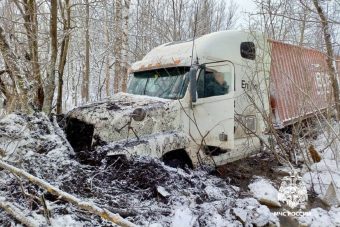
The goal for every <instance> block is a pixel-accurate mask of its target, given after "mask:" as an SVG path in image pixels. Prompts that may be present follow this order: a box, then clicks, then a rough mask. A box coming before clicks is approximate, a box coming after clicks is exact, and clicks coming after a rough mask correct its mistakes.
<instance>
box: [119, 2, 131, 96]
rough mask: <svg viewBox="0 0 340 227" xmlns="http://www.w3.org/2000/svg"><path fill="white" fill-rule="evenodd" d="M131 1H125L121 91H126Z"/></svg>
mask: <svg viewBox="0 0 340 227" xmlns="http://www.w3.org/2000/svg"><path fill="white" fill-rule="evenodd" d="M130 3H131V1H130V0H124V10H123V29H122V31H123V34H122V53H121V54H122V55H121V59H122V61H121V66H120V70H121V72H120V83H119V91H125V90H126V81H127V77H128V75H127V71H128V67H129V66H128V46H129V36H128V35H129V34H128V32H129V11H130Z"/></svg>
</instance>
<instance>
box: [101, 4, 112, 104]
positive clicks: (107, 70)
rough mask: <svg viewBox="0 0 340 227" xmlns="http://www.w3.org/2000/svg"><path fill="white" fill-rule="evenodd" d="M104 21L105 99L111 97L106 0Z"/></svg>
mask: <svg viewBox="0 0 340 227" xmlns="http://www.w3.org/2000/svg"><path fill="white" fill-rule="evenodd" d="M104 6H105V9H104V19H105V28H104V29H105V30H104V35H105V49H106V51H107V54H106V56H105V92H106V97H109V96H110V95H111V86H110V85H111V75H110V56H111V55H110V51H109V46H110V36H109V34H110V33H109V23H108V20H109V18H108V16H107V11H108V6H107V0H105V1H104ZM99 95H100V98H101V90H100V94H99Z"/></svg>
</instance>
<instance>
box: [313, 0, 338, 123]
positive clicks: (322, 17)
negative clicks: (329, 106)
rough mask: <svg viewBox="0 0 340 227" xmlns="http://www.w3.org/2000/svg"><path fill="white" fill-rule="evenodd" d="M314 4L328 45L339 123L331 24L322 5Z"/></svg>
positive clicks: (316, 1)
mask: <svg viewBox="0 0 340 227" xmlns="http://www.w3.org/2000/svg"><path fill="white" fill-rule="evenodd" d="M313 4H314V6H315V8H316V10H317V12H318V15H319V17H320V23H321V26H322V30H323V36H324V40H325V44H326V50H327V59H326V61H327V67H328V73H329V75H330V78H331V82H332V88H333V97H334V103H335V109H336V112H337V113H336V118H337V120H338V121H339V120H340V100H339V84H338V78H337V74H336V70H335V67H334V63H335V59H334V51H333V46H332V41H331V34H330V31H329V24H328V21H327V18H326V15H325V14H324V12H323V10H322V8H321V5H319V1H318V0H313Z"/></svg>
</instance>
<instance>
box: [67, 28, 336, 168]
mask: <svg viewBox="0 0 340 227" xmlns="http://www.w3.org/2000/svg"><path fill="white" fill-rule="evenodd" d="M331 92H332V91H331V84H330V80H329V76H328V74H327V67H326V56H325V55H324V54H323V53H321V52H319V51H316V50H313V49H309V48H304V47H300V46H295V45H290V44H285V43H282V42H278V41H274V40H270V39H268V38H267V37H266V36H265V35H264V34H262V33H256V32H249V31H221V32H215V33H211V34H207V35H203V36H201V37H198V38H195V39H191V40H186V41H176V42H170V43H166V44H163V45H160V46H158V47H156V48H154V49H152V50H151V51H150V52H149V53H148V54H146V55H145V57H144V58H143V59H142V60H141V61H138V62H135V63H134V64H132V66H131V68H130V70H129V79H128V86H127V90H126V92H125V93H117V94H115V95H113V96H112V97H111V98H109V99H107V100H104V101H101V102H96V103H90V104H87V105H84V106H81V107H78V108H75V109H73V110H72V111H70V112H69V113H68V114H67V127H66V132H67V137H68V139H69V141H70V143H71V145H72V146H73V147H74V148H75V150H76V151H81V150H88V151H89V152H91V151H94V150H95V151H96V152H101V153H104V154H105V155H108V156H117V155H123V156H126V157H131V156H134V155H141V156H151V157H157V158H161V159H163V160H164V161H165V162H168V163H177V164H178V165H182V164H186V165H188V166H190V167H194V166H197V165H199V164H208V165H215V166H219V165H224V164H226V163H228V162H232V161H235V160H238V159H241V158H244V157H247V156H249V155H250V154H253V153H256V152H257V151H259V150H260V149H261V145H262V142H263V141H266V139H267V138H268V133H269V132H270V130H271V129H282V128H285V127H287V126H289V125H292V124H294V123H295V122H296V121H299V120H301V119H302V118H305V117H308V116H310V115H311V114H313V113H315V112H317V111H323V110H325V109H327V108H328V107H329V106H330V105H332V98H331V97H332V96H331Z"/></svg>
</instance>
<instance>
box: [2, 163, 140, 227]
mask: <svg viewBox="0 0 340 227" xmlns="http://www.w3.org/2000/svg"><path fill="white" fill-rule="evenodd" d="M0 168H3V169H5V170H8V171H10V172H11V173H13V174H16V175H18V176H21V177H24V178H26V179H28V180H29V181H30V182H32V183H33V184H36V185H38V186H40V187H41V188H43V189H45V190H47V191H48V192H49V193H51V194H53V195H55V196H58V197H59V198H60V199H63V200H65V201H67V202H70V203H72V204H74V205H75V206H77V207H79V208H80V209H83V210H87V211H89V212H91V213H93V214H96V215H98V216H100V217H101V218H103V219H105V220H108V221H110V222H112V223H115V224H117V225H120V226H123V227H134V226H136V225H135V224H133V223H131V222H130V221H127V220H125V219H124V218H122V217H121V216H120V215H119V214H114V213H111V212H110V211H109V210H107V209H105V208H100V207H98V206H97V205H95V204H93V203H90V202H84V201H81V200H80V199H78V198H77V197H75V196H73V195H71V194H69V193H67V192H64V191H62V190H60V189H58V188H56V187H54V186H52V185H51V184H49V183H48V182H46V181H44V180H42V179H40V178H37V177H35V176H33V175H31V174H29V173H27V172H25V171H24V170H22V169H19V168H17V167H15V166H12V165H10V164H8V163H6V162H4V161H2V160H0Z"/></svg>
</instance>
